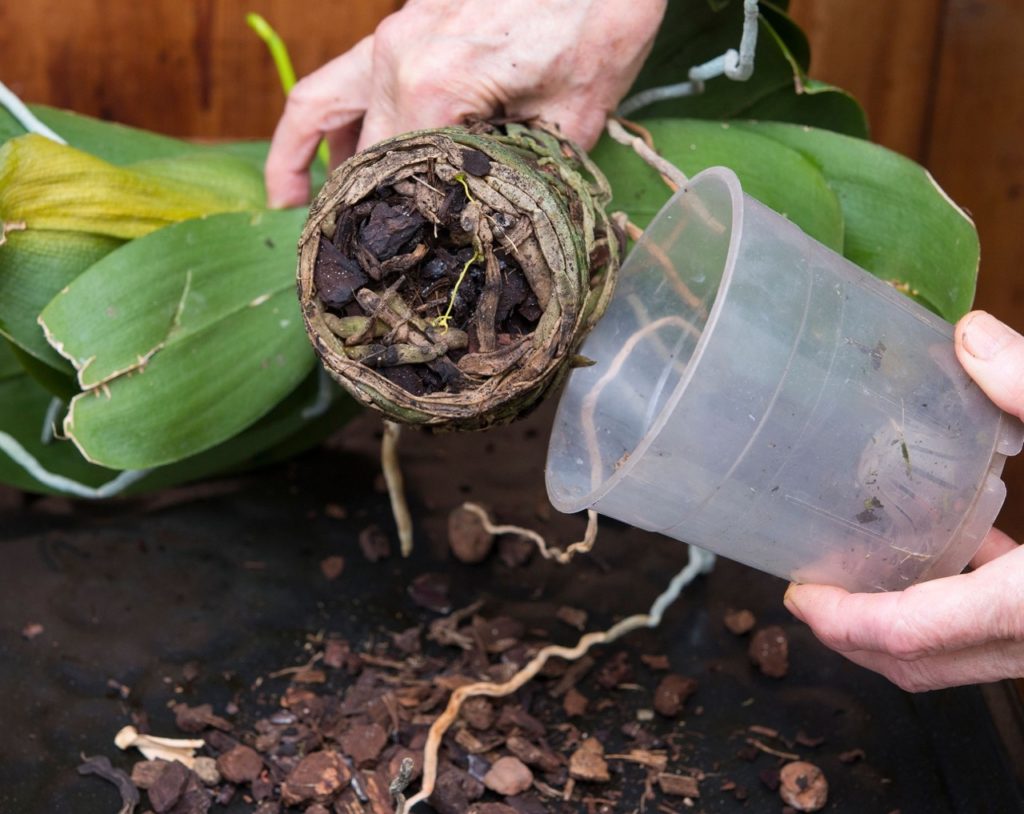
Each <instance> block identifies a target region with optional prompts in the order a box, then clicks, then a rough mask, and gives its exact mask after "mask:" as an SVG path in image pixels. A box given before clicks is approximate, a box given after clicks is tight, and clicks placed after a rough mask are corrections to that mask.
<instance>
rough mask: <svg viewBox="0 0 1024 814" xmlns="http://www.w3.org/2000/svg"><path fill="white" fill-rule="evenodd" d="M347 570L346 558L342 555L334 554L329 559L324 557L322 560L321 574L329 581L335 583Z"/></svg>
mask: <svg viewBox="0 0 1024 814" xmlns="http://www.w3.org/2000/svg"><path fill="white" fill-rule="evenodd" d="M344 570H345V558H344V557H342V556H341V555H340V554H332V555H331V556H329V557H324V558H323V559H322V560H320V572H321V573H322V574H323V575H324V578H325V579H327V580H329V581H334V580H336V579H337V578H338V577H340V576H341V572H342V571H344Z"/></svg>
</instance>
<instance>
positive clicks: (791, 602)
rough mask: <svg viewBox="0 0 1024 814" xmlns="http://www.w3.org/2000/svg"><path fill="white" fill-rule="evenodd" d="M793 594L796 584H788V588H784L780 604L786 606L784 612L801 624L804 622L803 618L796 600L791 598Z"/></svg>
mask: <svg viewBox="0 0 1024 814" xmlns="http://www.w3.org/2000/svg"><path fill="white" fill-rule="evenodd" d="M795 592H796V583H793V582H791V583H789V587H788V588H786V595H785V596H783V597H782V604H783V605H785V606H786V610H788V611H789V612H790V613H792V614H793V615H794V616H795V617H796V618H797V619H799V620H800V621H801V622H802V621H803V620H804V616H803V613H802V612H801V611H800V606H799V605H798V604H797V602H796V599H795V598H794V597H793V594H794V593H795Z"/></svg>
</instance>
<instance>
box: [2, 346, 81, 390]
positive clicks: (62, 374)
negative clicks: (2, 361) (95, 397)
mask: <svg viewBox="0 0 1024 814" xmlns="http://www.w3.org/2000/svg"><path fill="white" fill-rule="evenodd" d="M11 353H13V354H14V358H15V359H17V360H18V363H19V364H20V365H21V369H22V372H24V373H27V374H28V375H29V376H31V377H32V378H33V379H35V380H36V383H37V384H39V385H40V386H42V388H43V389H44V390H45V391H46V392H48V393H49V394H50V395H51V396H56V397H57V398H59V399H61V400H62V401H70V400H71V399H72V398H74V397H75V396H76V395H78V393H79V392H81V391H79V389H78V383H77V382H76V381H75V377H74V375H73V374H72V373H71V366H70V365H68V364H67V363H66V362H65V365H66V369H65V370H57V369H56V368H54V367H50V366H49V365H48V364H46V363H45V362H40V361H39V360H38V359H37V358H36V357H35V356H33V355H32V354H30V353H26V352H25V351H24V350H22V349H21V348H19V347H18V346H17V345H15V344H13V343H12V344H11Z"/></svg>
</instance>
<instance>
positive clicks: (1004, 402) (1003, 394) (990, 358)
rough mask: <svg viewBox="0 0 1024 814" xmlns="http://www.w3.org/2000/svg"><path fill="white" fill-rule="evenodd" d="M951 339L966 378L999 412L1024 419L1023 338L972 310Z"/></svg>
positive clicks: (959, 323)
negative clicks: (968, 378)
mask: <svg viewBox="0 0 1024 814" xmlns="http://www.w3.org/2000/svg"><path fill="white" fill-rule="evenodd" d="M954 338H955V342H956V355H957V358H959V359H960V364H962V365H963V366H964V370H966V371H967V373H968V374H969V375H970V377H971V378H972V379H974V380H975V381H976V382H977V383H978V386H979V387H981V389H982V390H984V391H985V393H986V394H988V397H989V398H990V399H992V401H994V402H995V403H996V404H998V405H999V406H1000V407H1001V408H1002V409H1004V410H1006V412H1008V413H1011V414H1012V415H1015V416H1017V417H1018V418H1024V337H1022V336H1021V335H1020V334H1019V333H1017V332H1016V331H1014V330H1013V329H1012V328H1010V327H1009V326H1007V325H1004V324H1003V323H1002V322H1000V321H999V320H998V319H996V318H995V317H994V316H992V315H991V314H987V313H985V312H984V311H972V312H971V313H969V314H968V315H967V316H965V317H964V318H963V319H961V320H960V322H958V323H957V326H956V331H955V333H954Z"/></svg>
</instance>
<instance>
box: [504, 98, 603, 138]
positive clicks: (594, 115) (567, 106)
mask: <svg viewBox="0 0 1024 814" xmlns="http://www.w3.org/2000/svg"><path fill="white" fill-rule="evenodd" d="M513 110H514V111H515V112H510V114H511V115H514V116H520V115H522V116H524V117H525V118H532V117H533V116H537V117H539V118H541V119H543V120H544V121H548V122H555V123H556V124H557V125H558V128H559V130H561V131H562V135H564V136H565V137H566V138H568V139H570V140H571V141H575V142H576V143H577V144H578V145H580V147H582V148H583V149H584V150H589V149H591V148H592V147H593V146H594V145H595V144H597V141H598V139H600V138H601V133H602V132H604V125H605V122H606V121H607V120H608V111H606V110H603V109H602V108H601V107H599V106H595V105H592V104H583V103H581V102H580V101H579V100H570V101H566V100H560V99H553V100H550V101H546V102H544V103H542V104H541V105H540V107H539V108H538V109H536V110H533V111H532V112H531V111H530V110H529V109H528V108H527V107H526V106H524V105H522V104H520V105H518V106H517V107H515V108H513Z"/></svg>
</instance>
